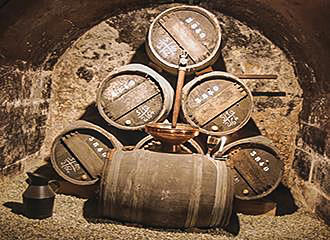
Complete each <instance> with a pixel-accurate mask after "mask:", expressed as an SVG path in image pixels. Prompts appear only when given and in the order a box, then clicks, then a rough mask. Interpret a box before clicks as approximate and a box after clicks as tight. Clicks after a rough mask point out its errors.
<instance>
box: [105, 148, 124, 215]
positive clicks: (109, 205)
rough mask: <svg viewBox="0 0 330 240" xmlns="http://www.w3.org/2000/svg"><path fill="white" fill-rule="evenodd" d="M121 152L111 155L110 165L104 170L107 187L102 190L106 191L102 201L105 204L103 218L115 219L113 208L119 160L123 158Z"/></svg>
mask: <svg viewBox="0 0 330 240" xmlns="http://www.w3.org/2000/svg"><path fill="white" fill-rule="evenodd" d="M123 153H124V152H122V151H116V152H114V153H113V155H112V160H111V161H110V164H109V165H108V167H107V168H105V171H108V174H107V176H106V178H105V179H104V181H105V184H107V185H108V186H107V187H106V188H105V189H104V190H105V191H107V192H106V193H105V196H106V197H105V199H104V200H103V201H104V203H105V206H104V213H103V214H104V216H107V217H115V213H114V206H115V201H116V195H117V194H116V189H117V184H118V177H119V170H120V164H121V160H122V158H123Z"/></svg>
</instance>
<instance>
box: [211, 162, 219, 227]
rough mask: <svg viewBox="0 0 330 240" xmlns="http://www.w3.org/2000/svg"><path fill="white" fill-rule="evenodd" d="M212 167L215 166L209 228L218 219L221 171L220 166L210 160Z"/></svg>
mask: <svg viewBox="0 0 330 240" xmlns="http://www.w3.org/2000/svg"><path fill="white" fill-rule="evenodd" d="M210 161H211V162H212V163H213V165H214V166H215V169H216V176H217V177H216V183H215V184H216V185H215V194H214V203H213V208H212V212H211V221H210V227H214V226H215V225H216V223H217V221H218V218H219V207H220V202H219V199H220V193H221V191H220V189H219V188H220V186H219V185H220V174H219V173H220V171H221V169H220V168H221V166H220V164H219V162H218V161H213V160H210Z"/></svg>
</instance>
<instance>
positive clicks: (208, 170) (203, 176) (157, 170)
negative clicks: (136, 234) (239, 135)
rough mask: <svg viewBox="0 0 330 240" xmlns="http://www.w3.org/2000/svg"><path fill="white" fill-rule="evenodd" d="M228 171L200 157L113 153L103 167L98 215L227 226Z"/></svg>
mask: <svg viewBox="0 0 330 240" xmlns="http://www.w3.org/2000/svg"><path fill="white" fill-rule="evenodd" d="M232 194H233V192H232V179H231V176H230V170H229V169H228V168H227V167H226V165H225V163H224V162H219V161H214V160H212V159H211V158H209V157H207V156H204V155H200V154H194V155H186V154H166V153H157V152H151V151H145V150H134V151H130V152H124V151H115V152H114V153H113V156H112V158H111V160H109V161H107V162H106V164H105V167H104V171H103V177H102V180H101V190H100V203H99V204H100V206H99V207H100V214H101V215H102V216H104V217H110V218H112V219H116V220H120V221H125V222H126V221H127V222H134V223H139V224H143V225H149V226H161V227H173V228H187V227H193V226H195V227H211V226H225V225H226V224H228V220H229V218H230V215H231V207H232V200H233V195H232Z"/></svg>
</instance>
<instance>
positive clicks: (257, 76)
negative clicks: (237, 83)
mask: <svg viewBox="0 0 330 240" xmlns="http://www.w3.org/2000/svg"><path fill="white" fill-rule="evenodd" d="M236 76H237V77H238V78H240V79H277V75H275V74H237V75H236Z"/></svg>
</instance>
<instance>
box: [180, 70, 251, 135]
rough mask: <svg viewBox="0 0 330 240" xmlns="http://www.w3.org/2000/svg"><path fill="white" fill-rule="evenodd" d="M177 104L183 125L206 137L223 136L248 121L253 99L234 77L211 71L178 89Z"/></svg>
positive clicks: (245, 87) (243, 85)
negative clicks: (178, 97)
mask: <svg viewBox="0 0 330 240" xmlns="http://www.w3.org/2000/svg"><path fill="white" fill-rule="evenodd" d="M181 104H182V112H183V116H184V119H185V121H186V122H188V123H189V124H191V125H192V126H194V127H198V128H199V131H200V132H202V133H205V134H207V135H213V136H223V135H227V134H230V133H233V132H235V131H237V130H238V129H240V128H242V127H243V126H244V125H245V124H246V123H247V122H248V120H249V119H250V116H251V112H252V108H253V99H252V94H251V92H250V90H249V89H248V88H247V86H246V85H245V84H244V83H243V82H242V81H240V80H239V79H238V78H237V77H235V76H234V75H232V74H229V73H226V72H220V71H215V72H210V73H206V74H203V75H201V76H199V77H197V78H195V79H193V80H192V81H190V82H189V83H187V84H186V85H185V86H184V87H183V89H182V99H181Z"/></svg>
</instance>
